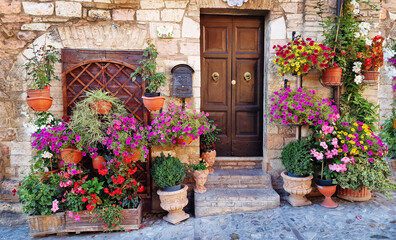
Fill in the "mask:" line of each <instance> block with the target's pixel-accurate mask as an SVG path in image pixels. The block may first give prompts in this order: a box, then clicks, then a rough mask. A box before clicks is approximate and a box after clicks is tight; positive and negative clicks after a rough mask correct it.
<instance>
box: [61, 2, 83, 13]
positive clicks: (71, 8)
mask: <svg viewBox="0 0 396 240" xmlns="http://www.w3.org/2000/svg"><path fill="white" fill-rule="evenodd" d="M55 14H56V15H57V16H60V17H81V14H82V5H81V3H76V2H64V1H57V2H56V3H55Z"/></svg>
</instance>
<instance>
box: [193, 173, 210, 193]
mask: <svg viewBox="0 0 396 240" xmlns="http://www.w3.org/2000/svg"><path fill="white" fill-rule="evenodd" d="M208 174H209V170H208V169H205V170H202V171H194V174H193V175H194V180H195V187H194V192H196V193H205V192H206V187H205V186H204V185H205V183H206V180H207V179H208Z"/></svg>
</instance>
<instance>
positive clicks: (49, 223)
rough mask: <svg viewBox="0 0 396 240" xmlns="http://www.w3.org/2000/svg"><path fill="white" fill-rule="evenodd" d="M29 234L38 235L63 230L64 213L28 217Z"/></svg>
mask: <svg viewBox="0 0 396 240" xmlns="http://www.w3.org/2000/svg"><path fill="white" fill-rule="evenodd" d="M28 222H29V227H30V233H29V235H30V236H33V237H39V236H45V235H48V234H56V233H62V232H65V213H57V214H54V215H46V216H41V215H38V216H31V217H28Z"/></svg>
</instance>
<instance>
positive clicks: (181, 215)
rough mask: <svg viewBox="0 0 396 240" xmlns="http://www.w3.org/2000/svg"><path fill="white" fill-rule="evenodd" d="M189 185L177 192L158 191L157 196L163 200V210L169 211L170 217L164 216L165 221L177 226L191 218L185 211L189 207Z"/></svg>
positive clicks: (183, 186)
mask: <svg viewBox="0 0 396 240" xmlns="http://www.w3.org/2000/svg"><path fill="white" fill-rule="evenodd" d="M187 189H188V187H187V185H182V189H180V190H177V191H171V192H165V191H162V190H161V189H158V191H157V194H158V195H159V197H160V200H161V204H160V206H161V208H162V209H164V210H166V211H168V212H169V213H168V215H166V216H164V218H163V219H164V220H165V221H168V222H170V223H172V224H177V223H179V222H181V221H183V220H185V219H187V218H189V217H190V215H188V214H187V213H185V212H184V211H183V208H184V207H185V206H187V204H188V199H187Z"/></svg>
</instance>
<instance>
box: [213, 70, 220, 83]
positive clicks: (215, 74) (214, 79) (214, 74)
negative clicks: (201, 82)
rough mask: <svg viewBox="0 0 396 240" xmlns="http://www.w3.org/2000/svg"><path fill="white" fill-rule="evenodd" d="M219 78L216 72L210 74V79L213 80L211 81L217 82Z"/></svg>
mask: <svg viewBox="0 0 396 240" xmlns="http://www.w3.org/2000/svg"><path fill="white" fill-rule="evenodd" d="M219 78H220V74H219V73H218V72H214V73H212V79H213V81H215V82H218V81H219Z"/></svg>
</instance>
